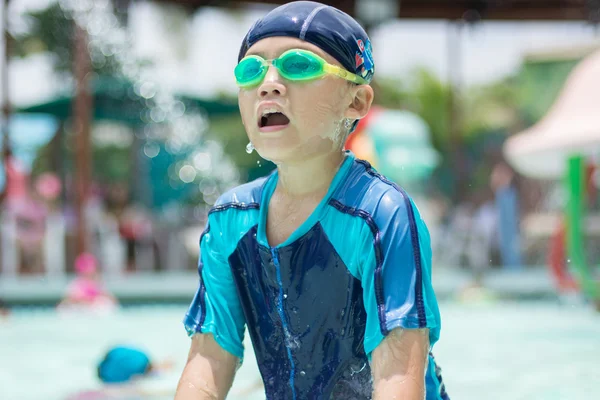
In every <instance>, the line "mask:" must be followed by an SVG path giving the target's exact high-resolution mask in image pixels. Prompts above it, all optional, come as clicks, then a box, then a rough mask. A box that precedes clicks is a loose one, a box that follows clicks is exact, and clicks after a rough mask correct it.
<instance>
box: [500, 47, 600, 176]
mask: <svg viewBox="0 0 600 400" xmlns="http://www.w3.org/2000/svg"><path fill="white" fill-rule="evenodd" d="M504 154H505V156H506V158H507V160H508V161H509V162H510V164H511V165H512V166H513V167H514V168H515V169H517V170H518V171H519V172H521V173H522V174H524V175H528V176H531V177H536V178H561V177H562V176H563V175H564V172H565V168H566V166H567V159H568V157H569V156H571V155H573V154H582V155H584V156H597V155H599V154H600V51H597V52H596V53H594V54H592V55H590V56H588V57H587V58H585V59H584V60H583V61H582V62H581V63H579V65H577V67H576V68H575V69H574V70H573V71H572V72H571V74H570V75H569V78H568V79H567V82H566V83H565V86H564V87H563V89H562V91H561V93H560V95H559V96H558V99H557V100H556V101H555V103H554V104H553V105H552V107H551V108H550V111H548V113H547V114H546V115H545V116H544V118H543V119H542V120H541V121H540V122H538V123H537V124H536V125H534V126H533V127H531V128H530V129H527V130H525V131H524V132H521V133H519V134H517V135H515V136H513V137H511V138H509V139H508V140H507V142H506V143H505V145H504Z"/></svg>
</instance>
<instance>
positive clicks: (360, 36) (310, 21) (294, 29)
mask: <svg viewBox="0 0 600 400" xmlns="http://www.w3.org/2000/svg"><path fill="white" fill-rule="evenodd" d="M273 36H289V37H294V38H298V39H301V40H304V41H306V42H309V43H312V44H314V45H315V46H317V47H319V48H321V49H322V50H323V51H325V52H326V53H328V54H329V55H331V56H332V57H333V58H335V59H336V60H338V61H339V63H340V64H342V66H343V67H344V68H345V69H346V70H348V71H350V72H354V73H355V74H356V75H358V76H361V77H362V78H364V79H365V80H366V81H367V82H370V81H371V79H372V78H373V73H374V72H375V64H374V62H373V54H372V49H371V41H370V40H369V37H368V36H367V33H366V32H365V30H364V29H363V28H362V26H360V25H359V23H358V22H356V21H355V20H354V18H352V17H351V16H349V15H348V14H346V13H345V12H343V11H340V10H338V9H337V8H335V7H331V6H328V5H325V4H321V3H317V2H314V1H294V2H291V3H288V4H285V5H282V6H279V7H277V8H275V9H274V10H273V11H271V12H270V13H268V14H267V15H265V16H264V17H263V18H261V19H259V20H258V21H256V23H255V24H254V25H253V26H252V28H250V30H249V31H248V33H247V34H246V37H245V38H244V41H243V42H242V47H241V49H240V54H239V56H238V62H239V61H241V60H242V58H244V56H245V55H246V52H247V51H248V49H249V48H250V47H252V45H254V44H255V43H256V42H258V41H259V40H261V39H265V38H268V37H273Z"/></svg>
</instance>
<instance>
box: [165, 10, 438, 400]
mask: <svg viewBox="0 0 600 400" xmlns="http://www.w3.org/2000/svg"><path fill="white" fill-rule="evenodd" d="M371 51H372V50H371V43H370V40H369V38H368V36H367V34H366V32H365V31H364V29H363V28H362V27H361V26H360V25H359V24H358V23H357V22H356V21H355V20H354V19H353V18H352V17H350V16H349V15H347V14H345V13H343V12H341V11H339V10H337V9H335V8H333V7H330V6H327V5H323V4H320V3H316V2H306V1H299V2H291V3H288V4H286V5H283V6H280V7H278V8H276V9H274V10H273V11H271V12H270V13H269V14H267V15H266V16H265V17H263V18H262V19H260V20H258V21H257V22H256V23H255V24H254V25H253V26H252V28H251V29H250V31H249V32H248V33H247V35H246V37H245V38H244V41H243V43H242V46H241V50H240V53H239V57H238V60H239V63H238V65H237V67H236V68H235V78H236V82H237V84H238V86H239V87H240V91H239V97H238V98H239V105H240V111H241V116H242V120H243V123H244V127H245V129H246V132H247V134H248V137H249V139H250V144H249V145H248V150H252V149H254V148H255V149H256V150H257V151H258V153H259V154H260V156H261V157H263V158H265V159H268V160H271V161H273V162H274V163H275V164H276V165H277V169H276V171H275V172H274V173H273V174H271V175H269V176H268V177H266V178H262V179H258V180H256V181H253V182H250V183H248V184H245V185H242V186H240V187H237V188H234V189H232V190H231V191H229V192H228V193H225V194H224V195H222V196H221V197H220V198H219V200H218V201H217V203H216V204H215V206H214V207H213V209H212V210H211V212H210V213H209V217H208V223H207V227H206V230H205V231H204V232H203V234H202V235H201V238H200V248H201V254H200V263H199V272H200V278H201V279H200V285H199V288H198V290H197V292H196V296H195V297H194V300H193V301H192V304H191V305H190V308H189V311H188V313H187V315H186V317H185V320H184V324H185V328H186V330H187V332H188V334H189V335H190V336H191V338H192V340H191V348H190V351H189V355H188V361H187V365H186V366H185V369H184V371H183V373H182V376H181V379H180V383H179V385H178V389H177V394H176V396H175V398H176V399H177V400H188V399H189V400H192V399H193V400H199V399H223V398H225V397H226V395H227V393H228V391H229V388H230V387H231V384H232V381H233V378H234V375H235V371H236V369H237V367H238V365H239V362H240V360H241V359H242V357H243V344H242V342H243V338H244V329H245V326H247V327H248V330H249V333H250V338H251V339H252V342H253V347H254V350H255V353H256V358H257V361H258V365H259V369H260V372H261V375H262V379H263V382H264V387H265V392H266V397H267V398H269V399H271V398H272V399H292V398H297V399H309V398H327V399H329V398H335V399H342V398H348V399H350V398H352V399H371V398H374V399H376V400H382V399H392V398H402V399H410V400H423V399H424V398H426V399H428V400H434V399H435V400H438V399H442V400H443V399H447V398H448V397H447V394H446V392H445V388H444V385H443V383H442V379H441V375H440V369H439V367H438V366H437V364H436V362H435V361H434V359H433V356H432V355H431V352H430V351H431V349H432V346H433V345H434V344H435V342H436V341H437V340H438V338H439V334H440V315H439V310H438V305H437V300H436V297H435V294H434V292H433V288H432V285H431V245H430V238H429V233H428V230H427V227H426V226H425V223H424V222H423V220H422V218H421V216H420V214H419V211H418V209H417V208H416V206H415V205H414V203H413V201H412V199H411V198H410V197H409V196H408V195H407V194H406V192H404V190H403V189H400V188H399V187H397V186H396V185H395V184H393V183H391V182H390V181H388V180H387V179H386V178H385V177H383V176H381V175H380V174H379V173H377V172H376V171H375V170H374V169H373V168H372V167H371V166H370V165H369V164H368V163H367V162H365V161H363V160H358V159H356V157H355V156H354V154H352V153H351V152H344V151H343V148H344V143H345V140H346V138H347V136H348V134H349V133H350V132H351V131H352V130H353V129H354V127H355V126H356V123H357V121H358V120H359V119H361V118H363V117H364V116H365V115H366V114H367V113H368V111H369V108H370V106H371V104H372V101H373V89H372V88H371V86H370V85H369V82H370V81H371V78H372V76H373V73H374V62H373V56H372V52H371ZM240 150H242V149H240Z"/></svg>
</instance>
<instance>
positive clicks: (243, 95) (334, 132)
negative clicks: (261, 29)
mask: <svg viewBox="0 0 600 400" xmlns="http://www.w3.org/2000/svg"><path fill="white" fill-rule="evenodd" d="M289 49H305V50H309V51H312V52H313V53H315V54H317V55H319V56H321V57H322V58H324V59H325V61H327V62H328V63H330V64H334V65H338V66H341V65H340V63H339V62H337V61H336V60H335V59H334V58H333V57H331V56H330V55H329V54H327V53H325V52H324V51H323V50H321V49H320V48H319V47H317V46H315V45H313V44H311V43H307V42H305V41H303V40H300V39H296V38H290V37H272V38H266V39H263V40H260V41H259V42H257V43H256V44H254V45H253V46H252V47H250V49H248V52H247V53H246V55H252V54H254V55H258V56H261V57H263V58H264V59H266V60H272V59H274V58H278V57H279V56H280V55H281V54H282V53H283V52H285V51H286V50H289ZM353 86H354V85H351V84H350V83H348V82H347V81H345V80H343V79H341V78H338V77H335V76H331V75H325V76H324V77H322V78H320V79H317V80H313V81H305V82H292V81H288V80H286V79H284V78H283V77H281V76H280V75H279V72H278V70H277V69H276V68H275V67H273V66H272V65H271V66H269V70H268V72H267V75H266V76H265V79H264V80H263V81H262V82H261V83H260V84H259V85H258V86H254V87H251V88H246V89H240V91H239V94H238V100H239V106H240V113H241V116H242V121H243V123H244V127H245V128H246V132H247V134H248V137H249V139H250V141H251V142H252V143H253V144H254V147H255V148H256V151H257V152H258V153H259V154H260V156H261V157H263V158H265V159H267V160H271V161H273V162H274V163H276V164H279V163H282V162H287V163H290V162H292V163H293V162H296V161H301V160H306V159H307V158H310V157H313V156H317V155H323V154H327V153H330V152H332V151H334V150H336V149H337V148H339V146H340V141H341V140H342V137H340V136H343V134H344V128H343V126H340V122H341V120H342V119H343V118H344V113H345V111H346V110H347V109H348V107H349V106H350V105H351V103H352V100H353V90H352V87H353ZM265 108H267V109H271V110H277V111H278V112H281V113H283V114H284V115H285V117H282V116H277V117H275V118H272V117H269V120H268V121H267V124H266V126H265V119H262V118H261V117H262V114H263V110H264V109H265ZM340 129H341V130H342V133H340Z"/></svg>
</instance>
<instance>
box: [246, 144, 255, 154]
mask: <svg viewBox="0 0 600 400" xmlns="http://www.w3.org/2000/svg"><path fill="white" fill-rule="evenodd" d="M253 151H254V145H253V144H252V142H248V144H247V145H246V153H248V154H252V152H253Z"/></svg>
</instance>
